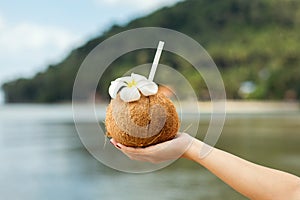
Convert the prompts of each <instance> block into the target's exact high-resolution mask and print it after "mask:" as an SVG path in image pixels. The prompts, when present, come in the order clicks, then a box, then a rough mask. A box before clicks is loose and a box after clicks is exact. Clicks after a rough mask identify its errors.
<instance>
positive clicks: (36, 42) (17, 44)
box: [0, 0, 180, 102]
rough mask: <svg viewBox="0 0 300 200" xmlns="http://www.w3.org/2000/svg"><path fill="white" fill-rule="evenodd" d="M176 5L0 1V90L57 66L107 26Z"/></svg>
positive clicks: (118, 0) (119, 0)
mask: <svg viewBox="0 0 300 200" xmlns="http://www.w3.org/2000/svg"><path fill="white" fill-rule="evenodd" d="M179 1H180V0H147V1H141V0H126V1H125V0H60V1H55V0H53V1H49V0H26V1H19V0H18V1H17V0H3V1H0V85H1V84H2V83H3V82H5V81H9V80H12V79H15V78H18V77H30V76H33V75H34V74H35V73H36V72H38V71H42V70H44V69H45V68H46V67H47V65H48V64H50V63H56V62H59V61H60V60H62V59H63V58H64V57H65V56H66V55H67V54H68V53H69V52H70V50H71V49H73V48H75V47H77V46H80V45H81V44H83V43H84V42H85V41H87V40H88V39H89V38H91V37H93V36H96V35H99V34H101V33H102V32H103V31H104V30H106V29H108V28H109V27H110V26H111V25H112V24H115V23H117V24H123V23H126V22H128V21H130V20H131V19H133V18H137V17H139V16H143V15H145V14H148V13H150V12H151V11H154V10H156V9H158V8H160V7H163V6H169V5H173V4H174V3H176V2H179ZM2 101H3V94H2V93H1V91H0V102H2Z"/></svg>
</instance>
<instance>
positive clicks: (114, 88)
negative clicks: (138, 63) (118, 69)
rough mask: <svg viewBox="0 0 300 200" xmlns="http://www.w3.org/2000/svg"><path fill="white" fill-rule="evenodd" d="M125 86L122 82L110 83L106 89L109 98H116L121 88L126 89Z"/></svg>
mask: <svg viewBox="0 0 300 200" xmlns="http://www.w3.org/2000/svg"><path fill="white" fill-rule="evenodd" d="M126 86H127V85H126V84H125V83H124V82H122V81H117V80H116V81H112V82H111V84H110V86H109V88H108V93H109V95H110V97H111V98H113V99H115V98H116V97H117V94H118V92H119V90H120V89H121V88H122V87H126Z"/></svg>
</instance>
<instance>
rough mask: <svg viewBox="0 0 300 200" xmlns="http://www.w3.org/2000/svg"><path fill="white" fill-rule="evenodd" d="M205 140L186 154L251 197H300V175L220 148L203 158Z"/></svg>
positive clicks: (195, 144) (197, 143)
mask: <svg viewBox="0 0 300 200" xmlns="http://www.w3.org/2000/svg"><path fill="white" fill-rule="evenodd" d="M202 145H203V143H202V142H201V141H198V140H195V141H194V143H193V145H192V146H191V148H190V149H189V150H188V151H187V152H186V153H185V157H187V158H189V159H191V160H194V161H196V162H198V163H199V164H201V165H202V166H204V167H205V168H207V169H208V170H210V171H211V172H212V173H213V174H215V175H216V176H218V177H219V178H220V179H222V180H223V181H224V182H226V183H227V184H228V185H230V186H231V187H232V188H234V189H235V190H236V191H238V192H240V193H241V194H243V195H245V196H247V197H248V198H251V199H300V197H299V196H298V198H297V197H296V196H297V195H299V190H300V179H299V178H298V177H296V176H293V175H291V174H288V173H285V172H281V171H278V170H274V169H270V168H267V167H263V166H260V165H256V164H254V163H251V162H249V161H246V160H243V159H241V158H239V157H237V156H234V155H232V154H229V153H227V152H224V151H222V150H219V149H215V148H214V149H213V150H212V151H211V152H210V154H209V155H208V156H206V157H205V158H203V159H201V158H200V150H201V147H202Z"/></svg>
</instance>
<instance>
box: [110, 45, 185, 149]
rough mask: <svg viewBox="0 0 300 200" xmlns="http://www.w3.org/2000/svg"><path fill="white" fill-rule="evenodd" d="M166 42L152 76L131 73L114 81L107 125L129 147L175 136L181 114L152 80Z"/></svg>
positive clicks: (161, 140)
mask: <svg viewBox="0 0 300 200" xmlns="http://www.w3.org/2000/svg"><path fill="white" fill-rule="evenodd" d="M162 46H163V43H162V42H160V43H159V46H158V50H157V52H156V55H155V59H154V62H153V65H152V68H151V72H150V75H149V78H148V79H147V78H146V77H144V76H142V75H139V74H134V73H132V74H131V76H125V77H121V78H117V79H116V80H115V81H112V82H111V85H110V87H109V95H110V96H111V98H112V99H111V101H110V104H109V105H108V107H107V110H106V118H105V126H106V131H107V132H106V134H107V136H108V137H112V138H114V139H115V140H116V141H118V142H119V143H121V144H123V145H125V146H130V147H146V146H150V145H154V144H157V143H161V142H164V141H167V140H171V139H173V138H174V137H175V136H176V134H177V132H178V130H179V126H180V123H179V118H178V114H177V112H176V108H175V106H174V104H173V103H172V101H171V100H170V99H169V98H168V97H166V96H165V95H164V94H163V93H162V92H159V90H158V86H157V84H156V83H155V82H153V77H154V74H155V71H156V68H157V65H158V60H159V57H160V54H161V51H162Z"/></svg>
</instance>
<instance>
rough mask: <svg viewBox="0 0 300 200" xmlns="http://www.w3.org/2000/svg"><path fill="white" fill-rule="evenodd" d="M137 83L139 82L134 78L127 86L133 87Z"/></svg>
mask: <svg viewBox="0 0 300 200" xmlns="http://www.w3.org/2000/svg"><path fill="white" fill-rule="evenodd" d="M136 84H137V83H136V82H135V80H132V81H131V82H129V83H127V87H129V88H131V87H133V86H136Z"/></svg>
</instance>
